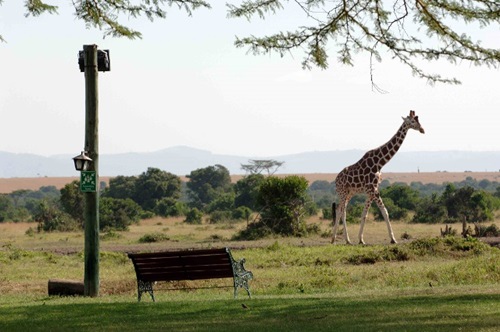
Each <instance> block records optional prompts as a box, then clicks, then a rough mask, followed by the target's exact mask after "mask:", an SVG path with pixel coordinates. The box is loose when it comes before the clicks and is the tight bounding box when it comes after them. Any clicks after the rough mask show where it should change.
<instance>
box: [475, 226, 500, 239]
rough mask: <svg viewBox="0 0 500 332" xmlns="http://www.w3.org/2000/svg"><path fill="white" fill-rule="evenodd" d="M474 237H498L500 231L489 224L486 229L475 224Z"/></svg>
mask: <svg viewBox="0 0 500 332" xmlns="http://www.w3.org/2000/svg"><path fill="white" fill-rule="evenodd" d="M475 228H476V234H475V235H476V236H477V237H493V236H499V234H500V229H498V227H497V225H495V224H491V225H490V226H488V227H485V226H481V225H477V224H476V227H475Z"/></svg>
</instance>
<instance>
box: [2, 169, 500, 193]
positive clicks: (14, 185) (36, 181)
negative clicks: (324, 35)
mask: <svg viewBox="0 0 500 332" xmlns="http://www.w3.org/2000/svg"><path fill="white" fill-rule="evenodd" d="M287 175H291V174H279V175H277V176H280V177H283V176H287ZM297 175H300V176H304V177H305V178H306V179H307V180H308V181H309V182H310V183H312V182H314V181H317V180H325V181H328V182H331V181H333V180H334V179H335V177H336V176H337V174H336V173H311V174H297ZM469 176H470V177H472V178H474V179H476V180H478V181H479V180H483V179H486V180H489V181H497V182H500V172H454V173H453V172H427V173H425V172H421V173H383V174H382V178H383V179H386V180H389V181H390V182H391V183H394V182H405V183H410V182H413V181H415V182H422V183H424V184H425V183H444V182H460V181H463V180H465V179H466V178H467V177H469ZM242 177H243V175H232V176H231V179H232V181H233V182H236V181H238V180H239V179H241V178H242ZM109 179H110V177H100V181H104V182H106V183H109ZM181 179H182V181H187V178H186V177H184V176H181ZM73 180H78V178H76V177H54V178H49V177H39V178H0V194H7V193H11V192H13V191H15V190H20V189H30V190H38V189H39V188H40V187H42V186H55V187H56V188H58V189H60V188H62V187H64V186H65V185H66V184H68V183H70V182H71V181H73Z"/></svg>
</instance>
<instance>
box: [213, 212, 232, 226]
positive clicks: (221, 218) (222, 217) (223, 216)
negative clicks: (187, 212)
mask: <svg viewBox="0 0 500 332" xmlns="http://www.w3.org/2000/svg"><path fill="white" fill-rule="evenodd" d="M231 220H233V218H232V212H231V211H213V212H211V213H210V216H209V218H208V222H209V223H211V224H218V223H222V222H229V221H231Z"/></svg>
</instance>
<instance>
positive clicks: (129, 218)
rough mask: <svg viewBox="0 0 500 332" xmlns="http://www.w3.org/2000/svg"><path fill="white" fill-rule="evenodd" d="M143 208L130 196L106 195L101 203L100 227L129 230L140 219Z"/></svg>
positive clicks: (103, 228) (102, 228)
mask: <svg viewBox="0 0 500 332" xmlns="http://www.w3.org/2000/svg"><path fill="white" fill-rule="evenodd" d="M141 210H142V209H141V207H140V206H139V204H137V203H136V202H134V201H133V200H131V199H130V198H126V199H121V198H111V197H104V198H102V199H101V202H100V205H99V228H100V229H101V230H109V229H117V230H128V227H129V226H130V225H131V224H133V223H137V222H138V221H139V217H140V214H141Z"/></svg>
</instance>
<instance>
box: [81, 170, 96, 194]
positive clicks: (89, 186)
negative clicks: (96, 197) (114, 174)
mask: <svg viewBox="0 0 500 332" xmlns="http://www.w3.org/2000/svg"><path fill="white" fill-rule="evenodd" d="M80 190H81V191H82V192H84V193H95V192H96V191H97V179H96V172H95V171H82V172H81V173H80Z"/></svg>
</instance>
